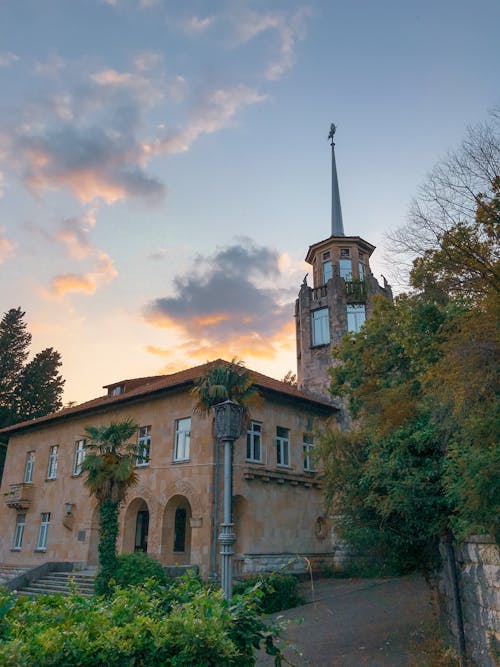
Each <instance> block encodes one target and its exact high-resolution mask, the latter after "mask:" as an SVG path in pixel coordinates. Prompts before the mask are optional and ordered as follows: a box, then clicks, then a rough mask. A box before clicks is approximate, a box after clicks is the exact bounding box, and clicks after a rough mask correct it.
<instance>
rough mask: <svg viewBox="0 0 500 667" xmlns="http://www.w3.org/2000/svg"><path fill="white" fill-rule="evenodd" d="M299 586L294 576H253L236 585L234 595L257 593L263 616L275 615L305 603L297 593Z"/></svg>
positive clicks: (278, 574)
mask: <svg viewBox="0 0 500 667" xmlns="http://www.w3.org/2000/svg"><path fill="white" fill-rule="evenodd" d="M297 584H298V581H297V578H296V577H294V576H293V575H292V574H280V573H277V572H275V573H273V574H259V575H252V576H250V577H247V578H246V579H244V580H243V581H240V582H237V583H235V585H234V593H235V594H245V593H247V594H248V593H249V592H250V591H253V590H255V591H257V595H258V608H259V611H260V612H261V613H262V614H274V613H275V612H277V611H282V610H283V609H290V608H291V607H296V606H297V605H299V604H301V603H302V602H303V601H302V599H301V598H300V596H299V594H298V592H297ZM259 591H260V593H259Z"/></svg>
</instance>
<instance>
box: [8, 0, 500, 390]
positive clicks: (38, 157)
mask: <svg viewBox="0 0 500 667" xmlns="http://www.w3.org/2000/svg"><path fill="white" fill-rule="evenodd" d="M499 25H500V3H498V1H497V0H475V2H471V1H470V0H468V1H465V0H419V1H418V2H410V1H409V0H408V1H401V0H377V2H374V1H373V0H304V2H302V1H301V0H267V1H265V2H264V1H261V2H259V1H257V0H226V1H224V0H183V1H180V0H0V85H1V91H2V95H1V101H0V276H1V279H0V309H1V313H4V312H6V311H7V310H9V309H10V308H15V307H17V306H21V307H22V309H23V310H24V311H26V321H27V323H28V327H29V330H30V332H31V333H32V335H33V340H32V348H31V349H32V354H34V353H36V352H38V351H40V350H41V349H43V348H45V347H53V348H55V349H57V350H58V351H59V352H60V353H61V356H62V360H63V366H62V374H63V376H64V378H65V379H66V385H65V394H64V400H65V401H66V402H69V401H77V402H80V401H83V400H86V399H90V398H93V397H96V396H99V395H101V394H103V393H104V392H103V390H102V387H103V385H106V384H110V383H113V382H117V381H119V380H122V379H126V378H130V377H142V376H148V375H155V374H161V373H169V372H174V371H176V370H180V369H182V368H187V367H189V366H192V365H195V364H198V363H204V362H205V361H207V360H210V359H215V358H217V357H222V358H225V359H231V358H233V357H238V358H239V359H241V360H243V361H244V362H245V364H246V365H247V366H248V367H250V368H253V369H255V370H258V371H261V372H263V373H266V374H268V375H271V376H274V377H277V378H278V379H280V378H282V377H283V376H284V375H285V373H286V372H287V371H288V370H289V369H292V370H295V365H296V362H295V335H294V319H293V306H294V300H295V298H296V296H297V294H298V290H299V287H300V284H301V282H302V278H303V276H304V274H305V273H306V272H307V271H308V270H309V269H308V266H307V265H306V264H305V263H304V257H305V255H306V252H307V249H308V247H309V245H311V244H313V243H316V242H317V241H320V240H322V239H324V238H326V237H327V236H329V234H330V201H331V199H330V197H331V193H330V185H331V180H330V179H331V175H330V146H329V142H328V139H327V137H328V132H329V128H330V124H331V123H332V122H334V123H335V124H336V126H337V133H336V135H335V140H336V149H335V150H336V161H337V168H338V175H339V184H340V197H341V202H342V212H343V219H344V228H345V232H346V234H347V235H357V236H361V237H363V238H364V239H366V240H367V241H369V242H370V243H373V244H374V245H376V246H377V250H376V251H375V254H374V255H373V257H372V261H371V264H372V270H373V271H374V273H375V274H376V275H377V276H380V274H381V273H382V272H383V273H384V275H385V276H386V277H387V278H388V280H389V281H391V271H392V268H393V267H392V266H391V262H390V261H389V262H387V260H386V261H384V257H385V256H386V254H387V253H386V249H387V246H388V242H387V241H386V237H385V235H386V234H387V233H388V232H390V231H391V230H392V229H395V228H396V227H398V226H400V225H402V224H404V222H405V219H406V215H407V211H408V207H409V204H410V202H411V199H412V197H414V196H415V195H416V193H417V191H418V187H419V185H420V184H421V183H422V181H423V180H424V179H425V176H426V174H427V173H428V172H429V171H430V169H431V168H432V166H433V165H434V164H435V163H436V161H438V160H439V159H440V158H442V157H443V156H444V155H445V154H446V152H447V151H448V150H450V149H453V148H454V147H456V146H457V145H458V144H459V142H460V141H461V139H462V138H463V136H464V133H465V130H466V127H467V126H469V125H472V126H473V125H475V124H477V123H479V122H481V121H484V120H485V119H487V116H488V112H489V110H491V109H492V108H493V107H495V106H497V105H498V104H499V102H500V90H499V86H498V83H499V77H498V71H499V60H500V47H499V43H498V26H499Z"/></svg>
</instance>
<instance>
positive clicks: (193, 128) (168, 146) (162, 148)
mask: <svg viewBox="0 0 500 667" xmlns="http://www.w3.org/2000/svg"><path fill="white" fill-rule="evenodd" d="M266 99H267V96H266V95H261V94H260V93H258V92H257V91H256V90H255V89H254V88H249V87H247V86H242V85H241V86H236V87H234V88H219V89H218V90H215V91H213V92H212V93H210V94H209V95H208V96H207V97H206V98H205V100H204V101H203V103H202V104H201V105H200V107H199V109H198V110H197V111H196V112H194V113H193V114H192V115H191V118H190V120H189V121H188V123H187V124H186V126H185V127H184V128H183V129H181V130H179V131H177V132H173V133H167V136H166V137H164V138H163V139H158V140H156V141H154V142H152V143H149V144H144V150H145V151H146V152H147V153H152V154H157V153H185V152H186V151H188V150H189V149H190V148H191V146H192V144H193V143H194V142H195V141H196V140H197V139H198V138H199V137H200V136H201V135H203V134H212V133H213V132H217V131H218V130H221V129H222V128H224V127H226V126H228V125H229V124H231V122H232V121H233V119H234V117H235V116H236V114H237V113H238V112H239V111H241V110H242V109H243V108H245V107H247V106H250V105H252V104H257V103H258V102H263V101H264V100H266Z"/></svg>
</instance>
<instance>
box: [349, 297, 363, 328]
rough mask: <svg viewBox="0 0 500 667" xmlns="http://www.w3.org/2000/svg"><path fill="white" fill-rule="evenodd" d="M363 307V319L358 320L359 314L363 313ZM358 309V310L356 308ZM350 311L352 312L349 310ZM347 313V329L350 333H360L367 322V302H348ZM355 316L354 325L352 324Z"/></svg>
mask: <svg viewBox="0 0 500 667" xmlns="http://www.w3.org/2000/svg"><path fill="white" fill-rule="evenodd" d="M361 308H362V309H363V311H362V313H363V321H362V322H358V319H359V318H358V317H357V315H358V314H359V315H361ZM355 309H358V310H355ZM349 311H350V312H349ZM346 313H347V331H348V332H349V333H358V331H359V330H360V329H361V327H362V326H363V324H364V323H365V322H366V304H365V303H348V304H347V307H346ZM353 318H354V327H352V326H351V323H352V321H353Z"/></svg>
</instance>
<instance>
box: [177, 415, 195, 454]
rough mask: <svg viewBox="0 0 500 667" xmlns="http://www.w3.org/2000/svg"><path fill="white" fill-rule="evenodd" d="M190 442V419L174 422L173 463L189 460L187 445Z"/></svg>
mask: <svg viewBox="0 0 500 667" xmlns="http://www.w3.org/2000/svg"><path fill="white" fill-rule="evenodd" d="M190 441H191V417H186V418H185V419H177V420H176V422H175V448H174V461H188V460H189V443H190Z"/></svg>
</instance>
